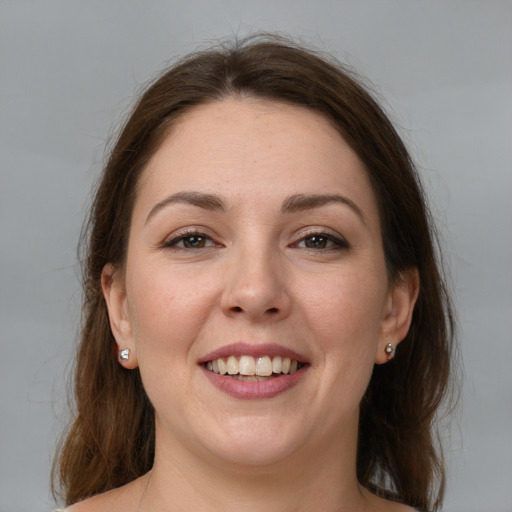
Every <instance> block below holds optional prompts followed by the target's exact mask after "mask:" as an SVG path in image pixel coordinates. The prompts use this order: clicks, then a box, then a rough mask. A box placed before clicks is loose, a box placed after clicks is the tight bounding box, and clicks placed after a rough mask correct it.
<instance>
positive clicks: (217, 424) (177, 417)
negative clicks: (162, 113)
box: [103, 99, 414, 465]
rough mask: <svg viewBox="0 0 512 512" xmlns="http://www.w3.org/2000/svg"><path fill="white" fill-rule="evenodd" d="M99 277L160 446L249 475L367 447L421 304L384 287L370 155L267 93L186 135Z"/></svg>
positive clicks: (220, 109)
mask: <svg viewBox="0 0 512 512" xmlns="http://www.w3.org/2000/svg"><path fill="white" fill-rule="evenodd" d="M103 284H104V291H105V295H106V298H107V303H108V306H109V313H110V318H111V324H112V327H113V331H114V334H115V337H116V339H117V341H118V344H119V348H120V349H122V348H126V347H129V348H130V349H131V357H130V360H129V361H128V362H124V363H123V364H125V365H126V366H127V367H129V368H133V367H134V366H136V365H138V366H139V368H140V372H141V375H142V379H143V383H144V386H145V389H146V391H147V394H148V396H149V398H150V400H151V402H152V403H153V405H154V407H155V412H156V425H157V427H156V428H157V443H159V444H158V445H157V446H159V447H161V449H162V450H165V449H168V450H172V451H173V453H174V454H177V453H179V452H180V450H184V451H183V452H182V453H185V452H187V453H194V454H196V455H200V456H201V457H203V458H208V457H210V458H212V460H214V459H215V460H217V461H219V460H223V461H227V462H232V463H239V464H240V463H241V464H249V465H259V464H260V465H261V464H269V463H276V462H278V461H281V460H285V459H287V458H288V457H293V456H297V455H300V456H307V457H309V456H311V454H318V451H319V450H320V451H321V450H332V449H333V448H334V447H335V446H338V445H339V446H340V447H345V448H347V446H351V447H353V445H355V436H356V432H357V422H358V408H359V402H360V400H361V398H362V396H363V394H364V391H365V389H366V387H367V384H368V382H369V379H370V375H371V372H372V368H373V365H374V363H375V362H377V363H383V362H385V361H386V354H385V350H384V348H385V345H386V344H387V343H394V344H396V343H397V342H398V341H400V339H401V338H402V337H403V336H404V335H405V331H406V330H407V325H408V318H409V316H410V312H409V311H407V312H406V313H404V311H403V309H404V308H403V307H402V306H403V305H407V304H408V305H409V306H411V304H410V303H411V302H413V299H410V300H409V299H408V297H409V295H411V296H412V295H414V293H410V292H409V291H408V290H409V288H407V287H405V286H403V287H402V288H401V289H397V288H392V287H390V285H389V283H388V279H387V276H386V268H385V263H384V254H383V249H382V240H381V231H380V225H379V215H378V211H377V206H376V200H375V197H374V194H373V192H372V188H371V185H370V182H369V179H368V176H367V173H366V171H365V169H364V168H363V165H362V164H361V162H360V161H359V159H358V157H357V156H356V154H355V153H354V152H353V151H352V150H351V148H350V147H349V146H348V145H347V144H346V143H345V142H344V140H343V139H342V138H341V136H340V135H339V134H338V133H337V131H336V130H335V129H334V128H333V127H332V126H331V125H330V124H329V122H328V121H326V120H325V119H324V118H323V117H321V116H319V115H317V114H315V113H314V112H311V111H309V110H306V109H301V108H299V107H294V106H289V105H285V104H280V103H273V102H266V101H260V100H254V99H252V100H251V99H243V100H235V99H227V100H223V101H218V102H215V103H211V104H208V105H204V106H200V107H196V108H195V109H193V110H192V111H191V112H190V113H188V114H187V115H186V116H185V117H184V118H183V119H182V120H181V121H179V122H178V123H177V124H176V125H174V127H173V130H172V133H170V134H169V135H168V136H167V138H166V139H165V140H164V142H163V144H162V145H161V147H160V148H159V149H158V151H157V152H156V153H155V155H154V156H153V158H152V160H151V161H150V163H149V164H148V166H147V168H146V170H145V171H144V173H143V175H142V177H141V181H140V183H139V186H138V191H137V197H136V201H135V205H134V210H133V216H132V221H131V228H130V234H129V243H128V252H127V258H126V265H125V268H124V269H123V272H118V273H115V274H114V275H113V278H112V274H111V268H110V270H109V267H107V268H106V269H105V271H104V276H103ZM406 309H407V308H406ZM409 309H410V308H409ZM400 315H402V317H403V319H405V320H404V322H402V320H401V318H402V317H400ZM406 317H407V318H406ZM400 322H402V323H400ZM402 324H404V325H405V324H407V325H405V327H404V325H402ZM400 326H401V327H400ZM399 327H400V328H401V330H400V329H399ZM404 329H405V331H404ZM225 372H227V373H225ZM351 449H352V448H351ZM353 449H355V447H354V448H353Z"/></svg>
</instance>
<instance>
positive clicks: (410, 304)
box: [375, 268, 420, 364]
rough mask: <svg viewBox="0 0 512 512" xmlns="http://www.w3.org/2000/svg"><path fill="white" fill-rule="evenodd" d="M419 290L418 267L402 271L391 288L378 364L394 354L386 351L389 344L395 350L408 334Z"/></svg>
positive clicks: (382, 330)
mask: <svg viewBox="0 0 512 512" xmlns="http://www.w3.org/2000/svg"><path fill="white" fill-rule="evenodd" d="M419 291H420V276H419V272H418V269H417V268H411V269H408V270H405V271H404V272H402V273H401V274H400V278H399V280H398V281H397V282H396V283H395V284H394V285H393V286H392V288H391V289H390V290H389V294H388V298H387V304H386V308H385V311H384V318H383V320H382V324H381V332H380V337H379V343H378V346H377V354H376V355H375V363H376V364H384V363H387V362H388V361H389V359H391V357H392V356H393V354H392V353H391V354H388V353H387V352H386V346H387V345H388V344H391V345H392V346H393V350H394V349H396V347H397V345H398V344H399V343H400V342H401V341H402V340H403V339H404V338H405V337H406V336H407V332H408V331H409V327H410V325H411V321H412V314H413V311H414V305H415V304H416V299H417V298H418V293H419Z"/></svg>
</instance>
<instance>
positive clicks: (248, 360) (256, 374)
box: [204, 355, 305, 382]
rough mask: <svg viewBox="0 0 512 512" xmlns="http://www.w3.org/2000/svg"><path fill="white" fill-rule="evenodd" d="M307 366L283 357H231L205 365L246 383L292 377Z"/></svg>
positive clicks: (209, 369) (214, 371) (208, 368)
mask: <svg viewBox="0 0 512 512" xmlns="http://www.w3.org/2000/svg"><path fill="white" fill-rule="evenodd" d="M304 366H305V363H302V362H300V361H298V360H297V359H291V358H289V357H282V356H273V357H271V356H268V355H266V356H260V357H253V356H250V355H241V356H240V357H237V356H234V355H231V356H229V357H227V358H224V357H219V358H216V359H213V360H210V361H206V362H205V363H204V367H205V369H206V370H208V371H210V372H212V373H216V374H217V375H225V376H227V377H232V378H234V379H237V380H242V381H245V382H264V381H267V380H270V379H275V378H276V377H280V376H282V375H292V374H294V373H295V372H298V371H299V370H301V369H302V368H303V367H304Z"/></svg>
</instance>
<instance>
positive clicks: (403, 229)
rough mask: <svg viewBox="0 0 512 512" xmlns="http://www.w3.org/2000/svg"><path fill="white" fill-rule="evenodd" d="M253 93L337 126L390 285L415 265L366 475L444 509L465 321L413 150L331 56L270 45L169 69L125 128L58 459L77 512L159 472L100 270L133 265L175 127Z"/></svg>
mask: <svg viewBox="0 0 512 512" xmlns="http://www.w3.org/2000/svg"><path fill="white" fill-rule="evenodd" d="M226 97H254V98H262V99H266V100H274V101H277V102H286V103H288V104H292V105H298V106H302V107H305V108H308V109H310V110H312V111H314V112H316V113H318V114H321V115H322V116H324V117H325V118H326V119H328V120H329V121H330V122H331V123H332V125H333V126H334V127H335V128H336V129H337V130H338V132H339V133H340V134H341V136H342V137H343V138H344V139H345V141H346V142H347V143H348V144H349V145H350V146H351V147H352V149H353V150H354V151H355V152H356V154H357V155H358V156H359V158H360V160H361V161H362V162H363V164H364V166H365V168H366V171H367V172H368V175H369V177H370V179H371V183H372V186H373V189H374V192H375V195H376V197H377V202H378V206H379V212H380V219H381V225H382V239H383V245H384V253H385V259H386V265H387V272H388V275H389V279H390V281H391V282H396V281H397V280H398V279H399V278H400V277H399V276H400V273H401V272H402V271H404V270H406V269H410V268H414V267H415V268H417V269H418V271H419V275H420V282H421V290H420V293H419V297H418V300H417V303H416V307H415V310H414V315H413V319H412V325H411V328H410V330H409V332H408V334H407V337H406V339H405V340H404V341H403V342H402V343H401V344H400V346H399V347H398V350H397V352H396V357H395V358H394V359H393V361H391V362H390V363H389V364H386V365H381V366H376V367H375V369H374V372H373V375H372V378H371V381H370V384H369V387H368V389H367V391H366V393H365V395H364V398H363V400H362V402H361V407H360V425H359V439H358V450H357V477H358V479H359V482H360V484H361V485H362V486H364V487H366V488H368V489H370V490H371V491H373V492H374V493H376V494H378V495H381V496H383V497H387V498H388V499H393V500H396V501H400V502H403V503H406V504H408V505H410V506H412V507H414V508H416V509H417V510H420V511H434V510H438V509H439V508H440V506H441V503H442V497H443V491H444V478H445V474H444V467H443V460H442V453H441V448H440V445H439V439H438V432H437V419H438V411H439V408H440V405H442V404H443V403H444V402H445V398H446V397H447V395H448V394H449V391H450V389H451V386H450V383H451V377H450V366H451V360H452V352H453V347H454V341H453V340H454V318H453V313H452V308H451V305H450V299H449V295H448V293H447V289H446V286H445V284H444V279H443V275H442V272H441V265H440V263H439V256H438V254H439V253H438V250H437V242H436V240H437V237H436V233H435V228H434V224H433V222H432V219H431V216H430V214H429V210H428V207H427V204H426V200H425V195H424V193H423V190H422V186H421V183H420V180H419V178H418V174H417V171H416V169H415V167H414V165H413V162H412V161H411V158H410V156H409V153H408V151H407V149H406V148H405V146H404V144H403V142H402V140H401V139H400V137H399V136H398V134H397V132H396V131H395V129H394V127H393V125H392V124H391V122H390V121H389V119H388V118H387V116H386V115H385V113H384V112H383V110H382V108H381V107H380V106H379V105H378V104H377V103H376V101H375V100H374V99H373V95H372V94H371V93H369V92H368V90H367V89H366V87H365V86H363V85H361V81H360V80H359V79H358V78H357V77H356V76H355V75H354V73H352V72H351V71H349V70H348V69H346V68H345V67H344V66H342V65H340V64H339V63H338V62H335V61H334V60H333V59H332V58H330V57H326V56H324V55H321V54H319V53H317V52H315V51H311V50H306V49H304V48H303V47H301V46H299V45H297V44H295V43H293V42H290V41H289V40H283V39H281V38H278V37H275V36H269V35H263V36H261V35H260V36H257V37H254V36H253V37H251V38H249V39H247V40H244V41H241V42H240V41H239V42H234V43H230V44H220V45H218V46H216V47H213V48H210V49H207V50H205V51H201V52H198V53H194V54H192V55H189V56H187V57H186V58H184V59H183V60H181V61H179V62H177V63H176V64H175V65H173V66H172V67H171V68H169V69H167V70H165V71H164V73H163V74H161V75H160V76H159V77H158V78H157V79H156V80H155V81H154V82H153V83H152V84H151V85H150V87H149V88H147V90H146V91H145V92H144V93H143V94H142V96H141V97H140V99H139V100H138V102H137V103H136V105H135V107H134V108H133V111H132V113H131V115H130V116H129V118H128V120H127V121H126V123H125V125H124V127H123V128H122V130H121V131H120V134H119V136H118V138H117V141H116V142H115V144H114V145H113V148H112V150H111V152H110V156H109V158H108V161H107V163H106V166H105V168H104V171H103V173H102V175H101V179H100V181H99V183H98V185H97V188H96V191H95V196H94V200H93V203H92V207H91V210H90V216H89V218H88V220H87V222H86V224H85V227H84V230H83V234H82V244H81V249H82V251H83V256H82V259H81V261H82V269H83V293H84V298H83V310H82V326H81V339H80V345H79V347H78V353H77V357H76V366H75V374H74V409H75V411H74V416H73V421H72V423H71V425H70V427H69V428H68V429H67V431H66V432H65V435H64V437H63V440H62V443H61V445H60V448H59V451H58V453H57V456H56V459H55V463H54V474H53V489H54V492H55V493H56V494H60V496H62V497H63V498H64V500H65V503H66V504H71V503H74V502H77V501H80V500H82V499H84V498H87V497H89V496H92V495H95V494H98V493H101V492H103V491H107V490H109V489H112V488H115V487H118V486H121V485H123V484H126V483H128V482H130V481H131V480H133V479H135V478H137V477H139V476H141V475H143V474H144V473H146V472H147V471H148V470H149V469H151V467H152V464H153V458H154V450H155V432H154V411H153V408H152V405H151V403H150V401H149V400H148V397H147V396H146V393H145V391H144V388H143V386H142V382H141V378H140V375H139V372H138V370H133V371H127V370H125V369H123V368H122V367H121V366H120V365H119V364H118V362H117V358H116V345H115V341H114V337H113V335H112V332H111V330H110V326H109V320H108V313H107V307H106V304H105V300H104V298H103V294H102V290H101V272H102V269H103V267H104V266H105V265H106V264H107V263H113V264H114V265H116V266H120V267H122V265H123V263H124V259H125V257H126V250H127V239H128V232H129V227H130V226H129V225H130V217H131V212H132V208H133V204H134V200H135V195H136V188H137V183H138V181H139V178H140V175H141V173H142V172H144V168H145V166H146V163H147V162H148V160H149V159H150V158H151V156H152V155H153V154H154V153H155V151H156V150H157V149H158V147H159V145H160V143H161V141H162V139H163V138H164V137H165V135H166V134H167V133H168V131H169V129H170V127H171V126H172V125H173V123H174V122H175V121H176V120H177V119H178V118H179V117H181V116H183V115H186V114H187V112H188V111H189V110H190V109H193V108H194V107H195V106H197V105H201V104H206V103H209V102H214V101H217V100H220V99H223V98H226Z"/></svg>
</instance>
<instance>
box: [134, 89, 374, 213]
mask: <svg viewBox="0 0 512 512" xmlns="http://www.w3.org/2000/svg"><path fill="white" fill-rule="evenodd" d="M189 190H198V191H201V192H205V193H214V194H220V195H226V196H229V197H228V199H232V200H233V201H236V200H240V201H245V202H247V201H249V200H254V201H256V200H259V201H260V202H261V200H262V199H267V200H271V199H275V200H276V201H281V200H282V198H283V197H284V196H289V195H293V194H304V193H312V194H329V193H340V194H344V195H346V194H350V195H351V196H352V197H353V199H354V200H356V201H359V202H361V203H362V207H363V208H369V209H372V208H374V206H375V199H374V197H373V191H372V188H371V184H370V181H369V178H368V174H367V172H366V170H365V168H364V166H363V164H362V162H361V161H360V159H359V158H358V156H357V155H356V153H355V152H354V151H353V150H352V149H351V147H350V146H349V145H348V144H347V143H346V142H345V141H344V139H343V138H342V137H341V135H340V134H339V133H338V132H337V130H336V129H335V128H334V127H333V126H332V124H331V123H330V122H329V121H328V120H327V119H326V118H324V117H323V116H322V115H320V114H317V113H315V112H313V111H311V110H308V109H306V108H301V107H297V106H293V105H288V104H285V103H279V102H273V101H263V100H259V99H254V98H242V99H238V98H236V99H235V98H230V99H225V100H221V101H216V102H213V103H209V104H206V105H201V106H198V107H194V108H193V109H192V110H191V111H190V112H188V113H187V114H185V115H184V116H183V117H182V118H181V119H180V120H179V121H177V122H176V123H175V124H174V125H173V126H172V128H171V130H170V131H169V133H168V134H167V135H166V136H165V137H164V138H163V141H162V143H161V145H160V147H159V148H158V150H157V151H156V152H155V154H154V155H153V157H152V158H151V160H150V162H149V163H148V165H147V167H146V169H145V171H144V173H143V175H142V177H141V180H140V183H139V191H138V192H139V194H138V195H139V196H140V200H141V201H145V200H146V199H148V201H153V202H154V201H157V200H159V198H160V200H161V199H163V197H165V196H166V195H168V194H170V193H176V192H181V191H189ZM149 196H151V199H149V198H148V197H149ZM147 207H150V205H149V204H148V205H147Z"/></svg>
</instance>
